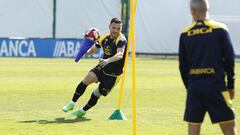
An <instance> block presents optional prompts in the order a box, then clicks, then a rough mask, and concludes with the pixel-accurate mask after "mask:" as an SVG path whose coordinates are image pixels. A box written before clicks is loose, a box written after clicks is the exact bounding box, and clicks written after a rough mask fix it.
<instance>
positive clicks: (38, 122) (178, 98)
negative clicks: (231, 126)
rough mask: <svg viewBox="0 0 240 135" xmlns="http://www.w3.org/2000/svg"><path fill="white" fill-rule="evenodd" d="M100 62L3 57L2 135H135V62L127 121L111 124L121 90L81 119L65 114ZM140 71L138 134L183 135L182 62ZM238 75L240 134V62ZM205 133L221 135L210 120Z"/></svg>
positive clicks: (141, 61) (142, 61)
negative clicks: (133, 109)
mask: <svg viewBox="0 0 240 135" xmlns="http://www.w3.org/2000/svg"><path fill="white" fill-rule="evenodd" d="M129 60H130V59H129ZM97 62H98V60H97V59H82V60H80V62H79V63H75V62H74V60H73V59H39V58H0V65H1V66H0V135H131V134H132V94H131V93H132V92H131V88H132V84H131V70H132V69H131V60H130V61H128V67H127V76H126V82H125V87H124V93H123V101H122V108H121V110H122V112H123V113H124V114H125V115H126V117H127V118H128V120H126V121H111V120H108V117H109V116H110V115H111V113H112V112H114V111H115V109H116V106H117V101H118V96H119V85H117V87H115V88H114V89H113V90H112V91H111V93H110V94H109V95H108V96H107V97H104V98H103V97H102V98H101V99H100V101H99V103H98V104H97V105H96V106H95V107H94V108H92V109H91V110H90V111H89V112H88V113H87V114H86V116H85V118H83V119H73V118H71V117H69V114H67V113H64V112H62V111H61V108H62V106H63V105H65V104H66V103H67V102H68V101H69V100H70V99H71V96H72V94H73V92H74V91H75V87H76V86H77V85H78V83H79V82H80V81H81V80H82V79H83V77H84V76H85V75H86V74H87V72H88V71H89V70H90V69H91V68H92V67H94V66H95V65H96V63H97ZM136 66H137V69H136V73H137V80H136V82H137V135H185V134H186V133H187V132H186V131H187V128H186V127H187V124H186V123H185V122H183V120H182V119H183V118H182V116H183V112H184V105H185V96H186V91H185V89H184V86H183V84H182V81H181V78H180V74H179V71H178V61H177V60H161V59H154V58H137V65H136ZM235 72H236V78H237V80H236V93H237V94H236V96H235V102H234V103H235V111H236V113H237V115H238V116H237V124H238V131H240V126H239V124H240V100H239V99H240V83H239V78H240V63H236V69H235ZM96 87H97V84H93V85H92V86H89V87H88V88H87V90H86V92H85V93H84V95H83V96H82V98H80V99H79V101H78V104H77V108H78V107H80V106H81V105H83V104H85V103H86V101H87V100H88V98H89V96H90V94H91V93H92V91H93V90H94V89H95V88H96ZM75 109H76V108H75ZM202 134H203V135H219V134H221V133H220V129H219V127H218V125H212V124H211V123H210V120H209V117H208V116H207V117H206V118H205V123H204V124H203V128H202Z"/></svg>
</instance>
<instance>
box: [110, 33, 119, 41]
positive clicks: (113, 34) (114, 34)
mask: <svg viewBox="0 0 240 135" xmlns="http://www.w3.org/2000/svg"><path fill="white" fill-rule="evenodd" d="M118 35H119V33H116V32H112V33H111V37H112V38H113V39H116V38H117V37H118Z"/></svg>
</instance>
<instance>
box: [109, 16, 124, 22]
mask: <svg viewBox="0 0 240 135" xmlns="http://www.w3.org/2000/svg"><path fill="white" fill-rule="evenodd" d="M112 23H122V21H121V20H120V19H118V18H116V17H114V18H113V19H112V20H111V22H110V24H112Z"/></svg>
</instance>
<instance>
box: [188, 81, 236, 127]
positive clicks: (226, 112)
mask: <svg viewBox="0 0 240 135" xmlns="http://www.w3.org/2000/svg"><path fill="white" fill-rule="evenodd" d="M218 86H219V85H218V84H217V83H216V81H215V80H214V79H209V78H208V79H206V78H205V79H200V80H194V81H192V82H191V83H190V84H189V85H188V90H187V100H186V108H185V114H184V120H185V121H187V122H189V123H202V122H203V120H204V116H205V114H206V112H208V114H209V116H210V118H211V121H212V123H220V122H227V121H231V120H234V118H235V116H234V111H233V106H232V101H231V100H230V96H229V92H228V91H226V88H225V91H224V90H223V88H220V87H218Z"/></svg>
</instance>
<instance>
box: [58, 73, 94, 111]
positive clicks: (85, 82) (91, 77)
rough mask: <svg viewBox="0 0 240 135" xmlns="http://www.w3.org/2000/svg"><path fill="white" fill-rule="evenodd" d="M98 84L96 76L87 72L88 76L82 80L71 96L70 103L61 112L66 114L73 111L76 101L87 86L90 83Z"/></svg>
mask: <svg viewBox="0 0 240 135" xmlns="http://www.w3.org/2000/svg"><path fill="white" fill-rule="evenodd" d="M94 82H98V79H97V76H96V75H95V73H93V72H91V71H90V72H89V73H88V75H87V76H86V77H85V78H84V79H83V81H82V82H81V83H80V84H79V85H78V86H77V88H76V91H75V93H74V94H73V97H72V101H70V102H69V103H68V104H66V105H65V106H63V108H62V110H63V111H64V112H68V111H70V110H73V108H74V106H75V103H76V102H77V100H78V99H79V98H80V97H81V96H82V95H83V93H84V92H85V90H86V88H87V86H88V85H89V84H91V83H94Z"/></svg>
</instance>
